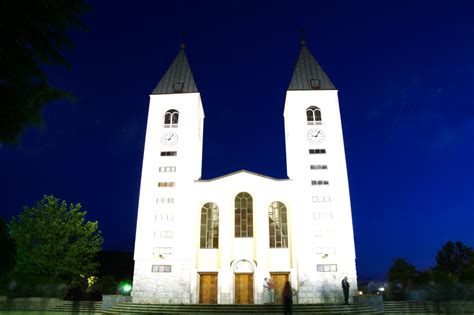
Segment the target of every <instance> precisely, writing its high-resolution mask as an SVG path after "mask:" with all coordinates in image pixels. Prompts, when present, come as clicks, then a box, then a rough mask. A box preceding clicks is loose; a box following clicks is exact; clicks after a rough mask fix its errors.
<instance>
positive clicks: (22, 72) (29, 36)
mask: <svg viewBox="0 0 474 315" xmlns="http://www.w3.org/2000/svg"><path fill="white" fill-rule="evenodd" d="M89 9H90V7H89V6H88V5H86V4H85V3H84V0H67V1H55V0H41V1H36V0H19V1H8V0H2V1H0V38H1V49H0V99H1V102H0V143H1V142H15V141H17V140H18V138H19V136H20V134H21V132H22V130H23V129H24V128H25V127H27V126H29V125H32V124H35V125H39V124H40V123H41V121H42V118H41V117H42V115H41V110H42V108H43V107H44V106H45V105H46V104H47V103H49V102H51V101H54V100H57V99H61V98H65V97H71V94H69V93H67V92H65V91H62V90H60V89H57V88H55V87H52V86H51V85H50V84H49V83H48V79H47V76H46V74H45V72H44V69H43V68H44V67H43V66H44V65H57V66H65V67H69V64H68V62H67V61H66V59H65V58H64V56H63V55H62V54H61V50H62V49H64V48H71V47H72V42H71V40H70V39H69V37H68V31H69V30H70V29H71V28H82V29H83V30H84V29H85V25H84V24H83V23H82V22H81V20H80V17H81V15H83V14H84V13H85V12H86V11H88V10H89Z"/></svg>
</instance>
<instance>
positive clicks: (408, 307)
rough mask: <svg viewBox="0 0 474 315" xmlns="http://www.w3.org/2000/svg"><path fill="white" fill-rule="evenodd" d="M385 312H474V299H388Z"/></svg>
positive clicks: (385, 303)
mask: <svg viewBox="0 0 474 315" xmlns="http://www.w3.org/2000/svg"><path fill="white" fill-rule="evenodd" d="M384 309H385V314H474V301H440V302H432V301H386V302H384Z"/></svg>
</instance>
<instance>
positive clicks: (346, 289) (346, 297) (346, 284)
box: [341, 277, 351, 305]
mask: <svg viewBox="0 0 474 315" xmlns="http://www.w3.org/2000/svg"><path fill="white" fill-rule="evenodd" d="M341 284H342V291H343V292H344V304H346V305H349V288H350V287H351V285H350V284H349V281H348V280H347V277H344V279H342V281H341Z"/></svg>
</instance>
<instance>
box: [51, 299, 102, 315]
mask: <svg viewBox="0 0 474 315" xmlns="http://www.w3.org/2000/svg"><path fill="white" fill-rule="evenodd" d="M46 310H47V311H48V312H63V313H67V314H74V313H83V314H102V302H95V301H63V302H62V303H60V304H57V305H54V306H50V307H48V308H47V309H46Z"/></svg>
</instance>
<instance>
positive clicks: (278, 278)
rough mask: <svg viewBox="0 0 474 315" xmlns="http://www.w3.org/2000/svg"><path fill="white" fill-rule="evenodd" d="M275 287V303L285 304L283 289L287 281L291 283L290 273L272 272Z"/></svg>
mask: <svg viewBox="0 0 474 315" xmlns="http://www.w3.org/2000/svg"><path fill="white" fill-rule="evenodd" d="M270 276H271V278H272V282H273V285H274V286H275V303H277V304H283V297H282V293H283V288H284V287H285V283H286V281H289V279H290V277H289V273H288V272H270Z"/></svg>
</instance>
